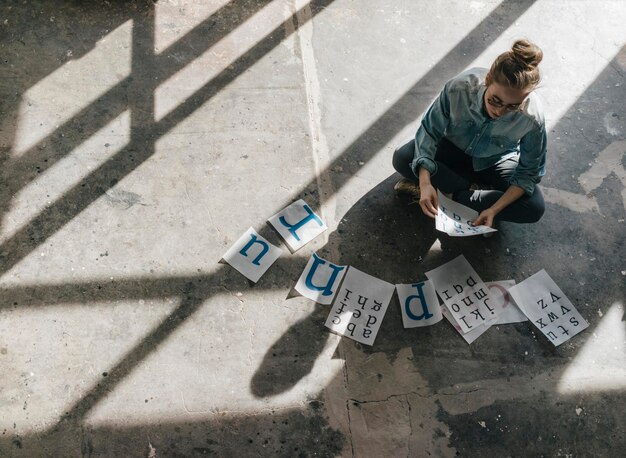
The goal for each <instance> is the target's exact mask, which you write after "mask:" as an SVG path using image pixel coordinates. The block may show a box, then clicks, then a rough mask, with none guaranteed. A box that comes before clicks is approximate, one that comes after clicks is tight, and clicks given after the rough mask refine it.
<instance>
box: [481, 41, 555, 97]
mask: <svg viewBox="0 0 626 458" xmlns="http://www.w3.org/2000/svg"><path fill="white" fill-rule="evenodd" d="M541 59H543V51H542V50H541V48H539V46H537V45H536V44H534V43H532V42H530V41H528V40H524V39H522V40H517V41H516V42H515V43H513V46H512V47H511V49H510V50H508V51H506V52H503V53H502V54H500V55H499V56H498V57H497V58H496V60H495V61H494V62H493V64H491V68H490V69H489V72H488V73H487V77H486V78H485V82H486V83H487V85H489V84H490V83H491V82H492V81H495V82H496V83H498V84H502V85H503V86H508V87H510V88H514V89H519V90H522V91H532V90H533V89H535V88H536V87H537V85H538V84H539V81H540V80H541V75H540V74H539V69H538V68H537V66H538V65H539V62H541Z"/></svg>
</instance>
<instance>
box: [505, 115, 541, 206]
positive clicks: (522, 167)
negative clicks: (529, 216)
mask: <svg viewBox="0 0 626 458" xmlns="http://www.w3.org/2000/svg"><path fill="white" fill-rule="evenodd" d="M547 143H548V138H547V134H546V129H545V126H543V125H541V126H538V127H537V128H535V129H533V130H532V131H531V132H529V133H528V134H526V135H524V136H523V137H522V139H521V140H520V156H519V163H518V165H517V168H516V169H515V172H514V173H513V176H512V177H511V180H510V184H512V185H515V186H519V187H520V188H522V189H523V190H524V192H525V193H526V194H528V195H532V193H533V192H534V190H535V185H537V183H539V182H540V181H541V178H542V177H543V176H544V175H545V173H546V172H545V166H546V149H547Z"/></svg>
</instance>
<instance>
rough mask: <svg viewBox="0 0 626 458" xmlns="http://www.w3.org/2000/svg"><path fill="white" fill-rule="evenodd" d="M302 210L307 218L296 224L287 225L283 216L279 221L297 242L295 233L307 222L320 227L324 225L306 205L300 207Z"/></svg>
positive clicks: (297, 237) (298, 238)
mask: <svg viewBox="0 0 626 458" xmlns="http://www.w3.org/2000/svg"><path fill="white" fill-rule="evenodd" d="M302 208H304V210H305V211H306V212H307V213H308V214H309V215H308V216H305V217H304V218H303V219H301V220H300V221H298V222H297V223H296V224H289V223H288V222H287V220H286V219H285V217H284V216H281V217H280V218H278V219H279V221H280V222H281V223H282V224H283V225H284V226H285V227H286V228H288V229H289V232H291V235H293V236H294V237H295V238H296V240H297V241H300V237H299V236H298V234H296V231H297V230H298V229H300V228H301V227H302V226H304V225H305V224H306V223H308V222H309V221H311V220H313V221H315V222H316V223H317V224H319V225H320V226H323V225H324V223H323V222H322V220H321V219H319V218H318V217H317V215H316V214H315V213H313V210H311V208H310V207H309V206H308V205H307V204H304V206H303V207H302Z"/></svg>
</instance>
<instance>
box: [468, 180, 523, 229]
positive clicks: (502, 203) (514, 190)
mask: <svg viewBox="0 0 626 458" xmlns="http://www.w3.org/2000/svg"><path fill="white" fill-rule="evenodd" d="M524 194H525V191H524V190H523V189H522V188H520V187H519V186H516V185H514V184H512V185H511V186H509V188H508V189H507V190H506V191H505V193H504V194H502V196H500V198H499V199H498V200H497V201H496V203H495V204H493V205H492V206H491V207H489V208H488V209H487V210H483V211H482V212H481V213H480V215H478V218H476V219H475V220H474V221H473V223H472V224H473V225H474V226H480V225H484V226H489V227H493V220H494V218H495V217H496V215H497V214H498V213H500V212H501V211H502V210H504V209H505V208H506V207H508V206H509V205H511V204H512V203H513V202H515V201H516V200H517V199H519V198H520V197H522V196H523V195H524Z"/></svg>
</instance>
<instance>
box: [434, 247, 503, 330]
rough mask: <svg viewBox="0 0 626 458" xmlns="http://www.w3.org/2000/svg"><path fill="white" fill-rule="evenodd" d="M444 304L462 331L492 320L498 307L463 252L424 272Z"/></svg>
mask: <svg viewBox="0 0 626 458" xmlns="http://www.w3.org/2000/svg"><path fill="white" fill-rule="evenodd" d="M426 277H428V279H429V280H431V281H432V282H433V285H434V286H435V290H436V291H437V294H438V295H439V297H440V298H441V299H442V300H443V303H444V304H445V307H447V308H448V310H449V311H450V314H451V315H452V317H453V318H454V321H456V322H457V323H458V325H459V327H460V328H461V331H462V332H463V333H464V334H465V333H467V332H469V331H471V330H472V329H474V328H475V327H476V326H479V325H482V324H486V323H488V322H490V321H492V320H494V319H495V318H496V317H497V316H498V315H499V314H500V313H501V312H502V307H501V306H499V304H494V301H493V298H492V296H491V293H490V290H489V288H488V287H487V285H485V283H484V282H483V281H482V280H481V279H480V277H479V276H478V274H477V273H476V271H475V270H474V269H473V268H472V266H471V265H470V263H469V262H467V259H465V256H463V255H460V256H458V257H456V258H455V259H453V260H452V261H449V262H447V263H446V264H444V265H442V266H439V267H437V268H436V269H433V270H431V271H429V272H426Z"/></svg>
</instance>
